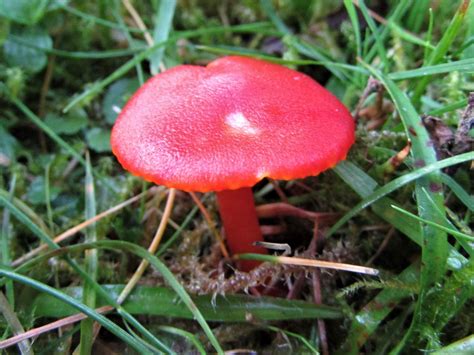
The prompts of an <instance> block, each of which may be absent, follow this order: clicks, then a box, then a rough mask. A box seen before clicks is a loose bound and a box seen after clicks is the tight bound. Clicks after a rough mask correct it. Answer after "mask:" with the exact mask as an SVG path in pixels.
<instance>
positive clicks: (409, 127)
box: [363, 63, 448, 288]
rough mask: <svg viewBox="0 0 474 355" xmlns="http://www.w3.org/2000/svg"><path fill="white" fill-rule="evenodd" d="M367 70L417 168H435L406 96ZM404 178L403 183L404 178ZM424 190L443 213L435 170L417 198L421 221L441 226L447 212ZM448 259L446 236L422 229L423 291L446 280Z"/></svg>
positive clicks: (427, 140)
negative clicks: (393, 112) (391, 108)
mask: <svg viewBox="0 0 474 355" xmlns="http://www.w3.org/2000/svg"><path fill="white" fill-rule="evenodd" d="M363 64H364V63H363ZM364 66H366V67H367V69H368V70H369V71H370V72H371V73H372V74H373V75H374V76H375V77H376V78H377V79H378V80H380V81H381V82H382V83H383V85H384V86H385V87H386V89H387V91H388V93H389V94H390V96H391V97H392V99H393V102H394V104H395V107H396V108H397V110H398V112H399V114H400V118H401V119H402V122H403V126H404V128H405V132H406V135H407V137H408V138H409V139H410V140H411V142H412V148H411V154H412V156H413V159H414V165H415V166H425V165H427V164H436V161H437V157H436V151H435V149H434V147H433V146H432V144H430V143H431V138H430V136H429V134H428V131H427V130H426V128H425V127H424V125H423V124H422V122H421V119H420V116H419V115H418V113H417V112H416V110H415V108H414V107H413V105H412V104H411V102H410V100H409V99H408V97H407V96H406V94H405V93H404V92H402V91H401V90H400V89H399V88H398V87H397V86H396V85H395V83H394V82H393V81H392V80H390V79H389V78H388V77H386V76H385V75H383V74H382V73H380V72H379V71H377V70H375V69H374V68H372V67H370V66H368V65H366V64H364ZM407 175H410V174H407ZM407 175H405V176H407ZM401 178H402V179H403V178H404V176H402V177H401ZM423 189H426V190H427V191H429V193H430V194H429V197H430V198H431V199H432V200H433V201H435V204H436V206H437V208H438V209H439V210H441V211H444V196H443V192H442V185H441V179H440V176H439V171H437V170H433V171H432V174H428V175H426V177H423V178H420V179H417V182H416V184H415V194H416V201H417V205H418V213H419V215H420V217H422V218H426V219H428V220H433V221H434V222H436V223H442V219H443V218H444V212H443V217H440V216H439V214H438V213H437V212H436V211H435V210H434V209H433V206H431V204H430V203H429V201H427V199H426V197H427V196H426V195H425V194H424V192H423ZM447 257H448V241H447V236H446V233H444V232H442V231H439V230H437V229H435V228H432V227H430V226H425V227H424V228H423V247H422V264H423V265H424V267H423V268H422V273H421V277H422V280H421V282H422V284H423V285H424V288H428V287H429V285H432V284H434V283H435V282H437V281H439V280H440V279H441V278H442V277H443V275H444V271H445V266H446V259H447Z"/></svg>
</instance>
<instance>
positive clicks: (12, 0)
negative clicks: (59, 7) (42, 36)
mask: <svg viewBox="0 0 474 355" xmlns="http://www.w3.org/2000/svg"><path fill="white" fill-rule="evenodd" d="M48 1H49V0H2V1H0V16H3V17H6V18H8V19H10V20H12V21H15V22H18V23H21V24H24V25H33V24H35V23H36V22H38V21H39V20H40V19H41V18H42V17H43V15H44V13H45V11H46V6H47V5H48Z"/></svg>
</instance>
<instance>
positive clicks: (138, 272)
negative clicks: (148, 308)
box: [117, 189, 176, 304]
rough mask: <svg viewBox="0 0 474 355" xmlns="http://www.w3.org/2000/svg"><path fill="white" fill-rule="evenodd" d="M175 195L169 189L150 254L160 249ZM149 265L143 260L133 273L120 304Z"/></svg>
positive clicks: (172, 190)
mask: <svg viewBox="0 0 474 355" xmlns="http://www.w3.org/2000/svg"><path fill="white" fill-rule="evenodd" d="M175 196H176V190H175V189H169V193H168V199H167V200H166V207H165V211H164V212H163V218H162V219H161V222H160V225H159V226H158V229H157V231H156V234H155V236H154V237H153V240H152V241H151V244H150V246H149V247H148V251H149V252H150V254H155V253H156V250H157V249H158V246H159V245H160V242H161V238H162V237H163V234H164V233H165V229H166V226H167V225H168V220H169V218H170V215H171V211H172V210H173V204H174V198H175ZM148 265H149V262H148V261H146V260H142V262H141V263H140V265H139V266H138V268H137V270H136V271H135V273H134V274H133V276H132V278H131V279H130V281H129V282H128V283H127V285H126V286H125V288H124V289H123V291H122V293H121V294H120V296H119V298H118V300H117V303H118V304H121V303H122V302H123V301H125V299H126V298H127V296H128V295H129V294H130V292H131V291H132V290H133V288H134V287H135V285H136V284H137V282H138V280H139V279H140V277H142V275H143V272H145V269H146V268H147V266H148Z"/></svg>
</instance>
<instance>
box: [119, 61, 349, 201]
mask: <svg viewBox="0 0 474 355" xmlns="http://www.w3.org/2000/svg"><path fill="white" fill-rule="evenodd" d="M111 143H112V150H113V153H114V154H115V155H116V157H117V158H118V160H119V161H120V163H121V164H122V166H123V167H124V168H125V169H127V170H129V171H130V172H131V173H133V174H135V175H138V176H141V177H143V178H144V179H146V180H148V181H152V182H154V183H156V184H159V185H166V186H168V187H175V188H178V189H181V190H185V191H201V192H206V191H221V190H227V189H238V188H241V187H250V186H253V185H254V184H256V183H257V182H258V181H260V180H261V179H263V178H265V177H269V178H273V179H282V180H291V179H296V178H303V177H306V176H309V175H317V174H319V173H320V172H322V171H323V170H326V169H328V168H331V167H333V166H334V165H336V163H337V162H338V161H340V160H343V159H345V157H346V155H347V152H348V151H349V148H350V146H351V145H352V144H353V143H354V121H353V119H352V117H351V114H350V113H349V111H348V110H347V109H346V108H345V107H344V105H343V104H342V103H341V102H340V101H339V100H338V99H337V98H336V97H335V96H334V95H332V94H331V93H330V92H329V91H327V90H326V89H325V88H323V87H322V86H321V85H319V84H318V83H316V82H315V81H314V80H313V79H311V78H310V77H309V76H307V75H305V74H302V73H299V72H297V71H294V70H291V69H288V68H286V67H284V66H281V65H277V64H272V63H269V62H266V61H262V60H257V59H252V58H246V57H238V56H232V57H224V58H220V59H217V60H214V61H213V62H211V63H209V64H208V65H207V67H201V66H193V65H180V66H177V67H174V68H172V69H169V70H167V71H165V72H163V73H161V74H158V75H156V76H154V77H153V78H151V79H150V80H148V81H147V82H146V83H145V84H144V85H143V86H142V87H141V88H140V89H139V90H138V91H137V92H136V93H135V94H134V95H133V97H132V98H131V99H130V100H129V101H128V103H127V104H126V105H125V107H124V108H123V110H122V112H121V113H120V115H119V117H118V118H117V121H116V123H115V125H114V127H113V130H112V139H111Z"/></svg>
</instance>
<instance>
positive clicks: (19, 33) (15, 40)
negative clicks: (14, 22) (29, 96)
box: [3, 26, 53, 73]
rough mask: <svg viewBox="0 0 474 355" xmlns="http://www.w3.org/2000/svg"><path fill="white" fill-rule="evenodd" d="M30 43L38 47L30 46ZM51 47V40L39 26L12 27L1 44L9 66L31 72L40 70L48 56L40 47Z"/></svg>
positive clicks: (47, 48)
mask: <svg viewBox="0 0 474 355" xmlns="http://www.w3.org/2000/svg"><path fill="white" fill-rule="evenodd" d="M31 45H34V46H35V47H39V48H32V47H31ZM52 47H53V40H52V39H51V37H50V36H49V35H48V33H47V32H46V31H45V30H43V29H42V28H40V27H20V26H14V27H12V29H11V31H10V34H9V35H8V37H7V40H6V41H5V43H4V45H3V53H4V55H5V59H6V61H7V63H8V64H9V65H10V66H13V67H21V68H24V69H26V70H29V71H31V72H33V73H35V72H38V71H40V70H42V69H43V68H44V67H45V66H46V63H47V61H48V57H47V56H46V54H45V52H44V51H43V50H41V48H42V49H45V50H49V49H51V48H52Z"/></svg>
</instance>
